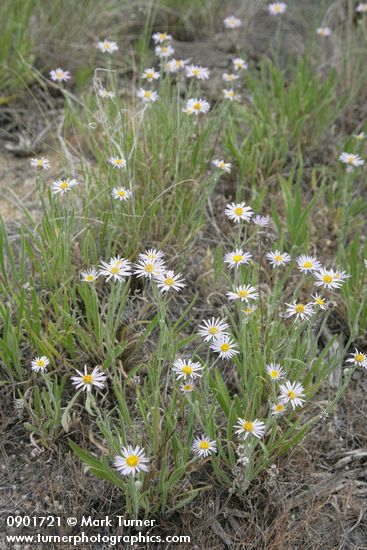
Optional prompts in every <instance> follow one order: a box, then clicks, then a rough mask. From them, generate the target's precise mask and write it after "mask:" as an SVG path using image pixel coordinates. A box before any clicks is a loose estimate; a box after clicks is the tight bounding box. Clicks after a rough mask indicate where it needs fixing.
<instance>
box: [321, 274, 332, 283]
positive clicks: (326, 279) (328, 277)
mask: <svg viewBox="0 0 367 550" xmlns="http://www.w3.org/2000/svg"><path fill="white" fill-rule="evenodd" d="M322 279H323V281H324V283H327V284H329V283H332V282H333V278H332V276H331V275H324V276H323V278H322Z"/></svg>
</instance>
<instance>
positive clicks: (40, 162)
mask: <svg viewBox="0 0 367 550" xmlns="http://www.w3.org/2000/svg"><path fill="white" fill-rule="evenodd" d="M31 166H32V167H33V168H37V169H38V170H48V169H49V168H50V161H49V160H47V159H46V158H45V157H41V158H39V159H31Z"/></svg>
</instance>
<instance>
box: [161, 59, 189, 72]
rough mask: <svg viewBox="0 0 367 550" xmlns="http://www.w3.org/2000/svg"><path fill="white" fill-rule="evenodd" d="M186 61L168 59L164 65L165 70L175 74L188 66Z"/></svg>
mask: <svg viewBox="0 0 367 550" xmlns="http://www.w3.org/2000/svg"><path fill="white" fill-rule="evenodd" d="M188 62H189V60H188V59H174V58H173V59H170V60H169V61H167V63H166V64H165V69H166V71H168V72H169V73H177V72H178V71H180V70H182V69H184V68H185V66H186V65H187V64H188Z"/></svg>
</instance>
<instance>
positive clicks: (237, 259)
mask: <svg viewBox="0 0 367 550" xmlns="http://www.w3.org/2000/svg"><path fill="white" fill-rule="evenodd" d="M242 258H243V256H242V254H235V255H234V256H233V261H234V262H235V263H236V264H238V262H240V261H241V260H242Z"/></svg>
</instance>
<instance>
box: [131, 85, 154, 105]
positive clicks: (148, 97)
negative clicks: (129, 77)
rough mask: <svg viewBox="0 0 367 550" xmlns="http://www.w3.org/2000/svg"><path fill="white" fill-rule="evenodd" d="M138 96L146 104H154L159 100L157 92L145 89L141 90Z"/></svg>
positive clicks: (137, 93)
mask: <svg viewBox="0 0 367 550" xmlns="http://www.w3.org/2000/svg"><path fill="white" fill-rule="evenodd" d="M136 95H137V97H138V98H139V99H142V100H143V101H144V103H154V101H157V99H158V94H157V92H155V91H153V90H145V89H144V88H139V90H138V91H137V92H136Z"/></svg>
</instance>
